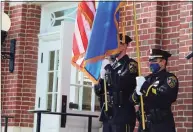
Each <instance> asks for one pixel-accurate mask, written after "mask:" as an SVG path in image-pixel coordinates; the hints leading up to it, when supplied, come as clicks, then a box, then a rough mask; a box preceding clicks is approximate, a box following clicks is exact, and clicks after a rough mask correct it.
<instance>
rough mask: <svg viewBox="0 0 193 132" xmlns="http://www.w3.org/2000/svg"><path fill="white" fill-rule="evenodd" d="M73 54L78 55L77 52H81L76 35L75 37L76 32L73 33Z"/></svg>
mask: <svg viewBox="0 0 193 132" xmlns="http://www.w3.org/2000/svg"><path fill="white" fill-rule="evenodd" d="M72 50H73V56H74V55H77V54H80V52H79V49H78V45H77V41H76V37H75V34H73V48H72Z"/></svg>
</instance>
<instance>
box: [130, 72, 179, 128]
mask: <svg viewBox="0 0 193 132" xmlns="http://www.w3.org/2000/svg"><path fill="white" fill-rule="evenodd" d="M145 79H146V81H145V82H144V84H143V85H142V87H141V90H140V92H141V93H142V94H143V100H144V110H145V115H149V114H150V115H151V119H150V122H151V123H153V124H154V123H155V124H156V123H158V122H159V124H161V123H164V122H166V120H170V121H171V122H172V123H171V122H170V123H171V124H172V125H170V126H172V128H171V129H170V131H171V132H173V129H174V128H173V126H174V121H173V115H172V112H171V105H172V103H173V102H175V101H176V99H177V94H178V87H179V86H178V85H179V84H178V79H177V77H176V76H175V75H174V74H173V73H169V72H167V71H166V70H165V69H164V70H162V71H160V72H158V73H156V74H150V75H149V76H147V77H145ZM130 99H131V101H132V102H133V103H135V104H138V103H139V102H140V98H139V96H138V95H137V94H136V92H134V93H133V94H132V96H131V98H130ZM158 117H159V119H158ZM159 129H160V128H159ZM162 129H163V130H162V131H164V132H167V130H166V129H164V126H163V128H162ZM167 129H169V128H167ZM155 131H157V132H158V131H161V129H160V130H158V129H155Z"/></svg>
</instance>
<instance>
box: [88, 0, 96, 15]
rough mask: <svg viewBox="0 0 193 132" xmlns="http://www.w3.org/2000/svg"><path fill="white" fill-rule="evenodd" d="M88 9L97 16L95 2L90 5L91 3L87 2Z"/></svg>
mask: <svg viewBox="0 0 193 132" xmlns="http://www.w3.org/2000/svg"><path fill="white" fill-rule="evenodd" d="M86 4H87V6H88V8H89V9H90V10H91V11H92V14H95V2H93V3H90V2H86Z"/></svg>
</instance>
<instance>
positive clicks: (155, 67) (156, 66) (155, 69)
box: [150, 63, 161, 73]
mask: <svg viewBox="0 0 193 132" xmlns="http://www.w3.org/2000/svg"><path fill="white" fill-rule="evenodd" d="M160 68H161V67H160V65H159V64H158V63H153V64H150V70H151V72H152V73H156V72H158V71H159V70H160Z"/></svg>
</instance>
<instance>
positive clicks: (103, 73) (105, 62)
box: [100, 59, 110, 79]
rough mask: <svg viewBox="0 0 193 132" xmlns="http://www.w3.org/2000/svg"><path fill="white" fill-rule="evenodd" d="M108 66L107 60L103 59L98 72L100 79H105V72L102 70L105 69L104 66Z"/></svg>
mask: <svg viewBox="0 0 193 132" xmlns="http://www.w3.org/2000/svg"><path fill="white" fill-rule="evenodd" d="M108 64H110V62H109V60H107V59H104V60H103V61H102V66H101V70H100V76H101V78H102V79H104V78H105V73H106V70H105V69H104V67H105V66H106V65H108Z"/></svg>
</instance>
